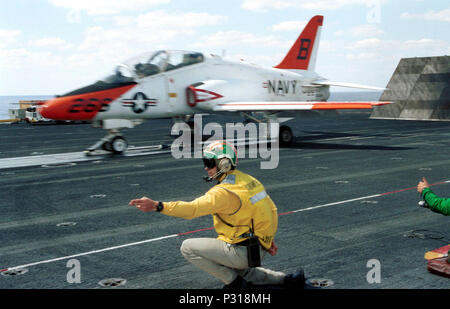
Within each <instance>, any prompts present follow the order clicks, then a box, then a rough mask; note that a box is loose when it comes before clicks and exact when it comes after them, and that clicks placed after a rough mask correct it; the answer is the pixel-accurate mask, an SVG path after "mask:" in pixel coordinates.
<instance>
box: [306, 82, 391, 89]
mask: <svg viewBox="0 0 450 309" xmlns="http://www.w3.org/2000/svg"><path fill="white" fill-rule="evenodd" d="M312 84H313V85H321V86H336V87H346V88H359V89H369V90H380V91H384V90H387V88H380V87H374V86H367V85H360V84H353V83H342V82H332V81H328V80H321V81H314V82H312Z"/></svg>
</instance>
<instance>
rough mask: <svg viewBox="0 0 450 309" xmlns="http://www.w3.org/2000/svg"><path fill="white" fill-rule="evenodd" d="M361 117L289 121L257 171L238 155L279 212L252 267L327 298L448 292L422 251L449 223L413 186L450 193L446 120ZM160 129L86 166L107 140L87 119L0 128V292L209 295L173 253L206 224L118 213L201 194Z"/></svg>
mask: <svg viewBox="0 0 450 309" xmlns="http://www.w3.org/2000/svg"><path fill="white" fill-rule="evenodd" d="M369 115H370V112H359V111H358V112H340V113H339V114H328V115H323V116H320V117H319V116H316V115H311V116H310V117H300V118H298V119H297V120H296V121H291V122H289V125H290V126H291V128H292V129H293V132H294V135H295V140H294V143H293V145H292V146H291V147H290V148H281V149H279V164H278V166H277V167H276V168H274V169H261V165H260V163H261V161H264V160H266V159H264V158H259V157H258V158H241V159H239V162H238V169H241V170H242V171H244V172H246V173H249V174H251V175H253V176H254V177H256V178H257V179H259V180H260V181H261V182H262V183H263V184H264V186H265V188H266V191H267V193H269V195H270V196H271V198H272V199H273V201H274V202H275V204H276V205H277V208H278V213H279V228H278V232H277V234H276V237H275V242H276V244H277V245H278V247H279V250H278V254H277V255H276V256H274V257H271V256H269V255H267V256H266V257H265V259H264V260H263V262H262V266H263V267H267V268H271V269H274V270H279V271H284V272H286V273H290V272H293V271H295V270H297V269H298V268H303V269H304V271H305V275H306V277H307V278H315V279H321V280H324V281H323V282H326V286H325V287H323V288H324V289H447V288H449V287H450V281H449V279H448V278H444V277H440V276H437V275H434V274H431V273H429V272H428V271H427V267H426V265H427V261H426V260H425V259H424V255H425V253H426V252H427V251H430V250H433V249H435V248H438V247H442V246H444V245H447V244H449V243H450V225H449V221H448V220H449V218H448V217H445V216H443V215H440V214H437V213H433V212H431V211H430V210H428V209H424V208H421V207H419V206H418V202H419V201H420V196H419V194H418V193H417V191H416V185H417V183H418V182H419V180H421V179H422V177H423V176H425V177H426V178H427V179H428V181H429V182H430V183H432V184H434V185H433V187H432V189H433V190H434V192H435V193H436V194H438V195H440V196H449V197H450V157H449V156H448V153H449V148H450V130H449V129H450V122H430V121H398V120H397V121H396V120H374V119H369ZM206 120H211V121H214V122H220V123H225V122H240V121H241V118H235V117H232V116H226V117H220V118H219V117H216V116H214V115H212V116H210V117H208V118H205V119H204V121H206ZM171 125H172V124H171V121H170V120H167V119H159V120H151V121H147V122H145V123H143V124H142V125H139V126H137V127H136V128H134V129H128V130H123V131H122V133H123V134H124V135H125V136H126V137H127V139H128V142H129V146H130V149H129V150H128V152H127V153H125V154H124V155H102V156H97V157H95V156H94V157H87V158H86V157H84V156H83V155H82V151H83V150H84V149H85V148H87V147H88V146H89V145H91V144H92V143H94V142H95V141H96V140H98V139H99V138H101V137H102V135H103V134H104V132H103V130H101V129H95V128H92V127H91V126H90V125H89V124H76V125H75V124H67V125H29V124H2V125H0V188H1V194H0V205H1V211H2V216H0V234H1V235H2V237H1V244H0V269H1V270H2V272H1V273H0V289H35V288H39V289H111V288H124V289H220V288H221V287H222V284H221V283H220V282H218V281H217V280H216V279H215V278H213V277H212V276H210V275H208V274H206V273H204V272H202V271H201V270H199V269H197V268H195V267H194V266H192V265H191V264H190V263H189V262H187V261H186V260H185V259H184V258H183V256H182V255H181V253H180V251H179V248H180V245H181V243H182V241H183V240H184V239H187V238H191V237H215V232H214V230H213V229H212V218H211V217H210V216H206V217H201V218H197V219H193V220H183V219H179V218H173V217H167V216H164V215H162V214H159V213H142V212H140V211H138V210H137V209H136V208H134V207H130V206H128V202H129V201H130V200H131V199H134V198H139V197H142V196H148V197H151V198H153V199H155V200H161V201H171V200H193V199H195V198H196V197H198V196H200V195H202V194H203V193H205V192H206V191H207V190H208V189H209V188H210V187H211V186H212V184H211V183H206V182H205V181H204V180H203V176H205V174H206V173H205V171H204V170H203V164H202V161H201V160H200V159H196V158H181V159H175V158H174V157H173V156H172V155H171V152H170V148H169V149H167V148H165V149H157V147H158V145H170V143H171V142H172V141H173V140H174V138H175V137H172V136H170V129H171ZM148 147H150V148H148ZM152 147H156V148H152ZM133 149H134V150H136V149H150V151H148V152H142V151H138V154H139V155H130V154H132V151H133ZM130 151H131V152H130ZM30 162H31V163H30ZM75 270H77V271H78V273H75V272H74V271H75ZM77 275H78V277H77Z"/></svg>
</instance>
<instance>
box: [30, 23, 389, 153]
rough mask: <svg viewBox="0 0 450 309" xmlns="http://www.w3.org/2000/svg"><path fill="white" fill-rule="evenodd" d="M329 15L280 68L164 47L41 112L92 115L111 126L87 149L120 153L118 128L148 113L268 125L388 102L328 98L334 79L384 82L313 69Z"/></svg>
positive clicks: (283, 132)
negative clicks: (233, 117) (230, 116)
mask: <svg viewBox="0 0 450 309" xmlns="http://www.w3.org/2000/svg"><path fill="white" fill-rule="evenodd" d="M323 20H324V17H323V16H320V15H318V16H314V17H313V18H312V19H311V20H310V21H309V23H308V24H307V25H306V26H305V28H304V30H303V31H302V33H301V34H300V36H299V37H298V38H297V40H296V41H295V43H294V44H293V46H292V47H291V49H290V50H289V52H288V53H287V54H286V56H285V58H284V59H283V60H282V61H281V63H279V64H278V65H276V66H275V67H261V66H257V65H254V64H250V63H246V62H244V61H240V62H232V61H227V60H224V59H223V58H222V57H220V56H217V55H206V54H203V53H200V52H193V51H181V50H158V51H154V52H149V53H145V54H142V55H139V56H137V57H134V58H132V59H129V60H127V61H125V62H123V63H121V64H119V65H118V66H117V67H116V68H115V69H114V71H113V73H112V74H111V75H108V76H107V77H105V78H103V79H101V80H99V81H97V82H96V83H94V84H92V85H89V86H87V87H83V88H81V89H77V90H74V91H71V92H69V93H66V94H64V95H61V96H58V97H55V98H54V99H51V100H49V101H47V102H45V103H44V104H42V105H41V106H40V108H39V111H40V113H41V114H42V116H43V117H45V118H50V119H54V120H74V121H92V123H93V125H94V126H97V127H101V128H103V129H106V130H108V133H107V135H106V136H105V137H104V138H102V139H101V140H100V141H98V142H97V143H96V144H95V145H93V146H91V147H90V148H88V151H87V153H92V152H94V151H95V150H97V149H103V150H107V151H110V152H113V153H122V152H124V151H125V150H126V149H127V147H128V143H127V141H126V140H125V138H124V136H123V135H122V134H121V133H120V129H123V128H133V127H134V126H135V125H137V124H140V123H142V121H143V120H145V119H155V118H172V119H174V121H176V122H177V121H183V120H186V119H188V118H189V117H190V116H193V115H195V114H196V113H221V112H237V113H240V114H241V115H242V116H244V117H245V118H246V119H247V120H248V119H254V120H255V121H259V122H265V123H267V124H268V123H271V122H274V123H277V122H278V123H281V122H284V120H285V119H286V118H281V117H280V115H281V113H283V112H291V113H294V114H296V113H298V112H301V111H304V110H337V109H367V108H372V107H374V106H379V105H384V104H389V103H390V102H361V101H360V102H327V99H328V98H329V96H330V91H329V88H330V86H341V87H353V88H362V89H372V90H383V89H384V88H378V87H371V86H364V85H358V84H349V83H341V82H331V81H329V80H326V79H325V78H323V77H321V76H319V75H318V74H317V73H316V72H315V71H314V67H315V63H316V57H317V51H318V46H319V40H320V32H321V28H322V25H323ZM256 114H257V115H259V117H260V119H258V117H256ZM261 115H262V117H261ZM268 127H270V126H268ZM277 128H278V129H277V130H278V131H277V132H275V133H274V132H272V133H269V135H272V136H277V137H278V138H279V142H280V144H281V145H289V144H290V143H291V142H292V140H293V134H292V130H291V129H290V128H289V126H286V125H283V126H281V127H277Z"/></svg>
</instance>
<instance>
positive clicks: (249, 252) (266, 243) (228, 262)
mask: <svg viewBox="0 0 450 309" xmlns="http://www.w3.org/2000/svg"><path fill="white" fill-rule="evenodd" d="M203 162H204V165H205V170H206V171H207V173H208V177H206V179H205V180H207V181H212V180H216V181H217V184H216V185H215V186H214V187H212V188H211V189H210V190H209V191H208V192H207V193H206V194H205V195H203V196H201V197H199V198H197V199H195V200H193V201H192V202H183V201H177V202H164V203H163V202H158V201H154V200H152V199H150V198H147V197H143V198H141V199H135V200H132V201H130V205H131V206H136V207H137V208H138V209H140V210H141V211H144V212H147V211H158V212H160V213H162V214H165V215H168V216H175V217H180V218H184V219H192V218H196V217H200V216H204V215H212V216H213V221H214V228H215V230H216V232H217V234H218V237H217V238H192V239H186V240H185V241H183V244H182V245H181V253H182V254H183V256H184V257H185V258H186V259H187V260H188V261H189V262H190V263H192V264H193V265H195V266H196V267H198V268H200V269H202V270H204V271H206V272H208V273H209V274H211V275H212V276H214V277H216V278H217V279H219V280H220V281H222V282H223V283H224V284H225V286H224V288H236V289H242V288H246V287H247V283H251V284H253V285H262V284H271V285H281V284H285V285H286V286H288V287H303V285H304V281H305V279H304V275H303V271H298V272H296V273H294V274H290V275H286V274H285V273H283V272H279V271H273V270H270V269H266V268H262V267H258V266H260V262H261V260H262V258H263V257H264V256H265V254H266V253H269V254H271V255H275V254H276V252H277V249H278V248H277V247H276V245H275V243H274V237H275V233H276V231H277V227H278V214H277V208H276V206H275V204H274V203H273V201H272V199H271V198H270V197H269V195H268V194H267V192H266V191H265V189H264V186H263V185H262V184H261V183H260V182H259V181H258V180H256V179H255V178H253V177H252V176H250V175H248V174H245V173H243V172H241V171H238V170H236V169H235V168H236V165H237V153H236V149H235V148H234V147H233V146H232V145H230V144H229V143H227V142H225V141H218V142H213V143H211V144H210V145H208V146H206V147H205V149H204V151H203Z"/></svg>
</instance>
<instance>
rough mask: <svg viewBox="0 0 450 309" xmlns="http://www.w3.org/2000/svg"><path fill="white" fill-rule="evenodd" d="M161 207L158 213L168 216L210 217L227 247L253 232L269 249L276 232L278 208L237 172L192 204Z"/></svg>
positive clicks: (252, 180) (257, 185)
mask: <svg viewBox="0 0 450 309" xmlns="http://www.w3.org/2000/svg"><path fill="white" fill-rule="evenodd" d="M163 204H164V208H163V210H162V211H161V213H163V214H165V215H168V216H175V217H180V218H184V219H193V218H197V217H200V216H205V215H212V216H213V221H214V228H215V230H216V232H217V234H218V238H219V239H221V240H223V241H225V242H227V243H230V244H235V243H239V242H241V241H244V240H246V239H248V237H249V232H250V231H251V230H253V232H254V234H255V235H256V236H257V237H258V239H259V242H260V243H261V245H262V246H263V247H264V248H265V249H269V248H270V247H271V245H272V241H273V239H274V237H275V233H276V231H277V228H278V214H277V208H276V206H275V204H274V202H273V201H272V199H271V198H270V196H269V195H268V194H267V192H266V191H265V189H264V186H263V185H262V184H261V183H260V182H259V181H258V180H257V179H255V178H254V177H252V176H250V175H248V174H245V173H243V172H241V171H238V170H232V171H230V172H228V173H227V174H225V175H223V176H222V178H221V180H220V182H219V183H218V184H217V185H215V186H214V187H212V188H211V189H210V190H209V191H208V192H206V193H205V195H203V196H201V197H199V198H197V199H195V200H193V201H192V202H183V201H177V202H164V203H163ZM252 221H253V222H252ZM252 225H253V226H252Z"/></svg>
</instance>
